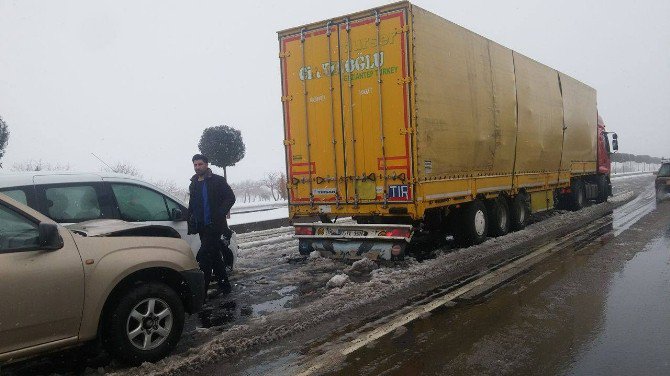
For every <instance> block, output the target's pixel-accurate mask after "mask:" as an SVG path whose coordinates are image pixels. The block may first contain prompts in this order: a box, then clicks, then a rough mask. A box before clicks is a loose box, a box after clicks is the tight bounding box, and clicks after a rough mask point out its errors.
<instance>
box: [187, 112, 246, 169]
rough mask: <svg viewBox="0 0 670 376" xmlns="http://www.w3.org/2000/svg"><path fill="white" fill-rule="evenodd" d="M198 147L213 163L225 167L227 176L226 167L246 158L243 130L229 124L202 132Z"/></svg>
mask: <svg viewBox="0 0 670 376" xmlns="http://www.w3.org/2000/svg"><path fill="white" fill-rule="evenodd" d="M198 149H200V152H201V153H202V154H204V155H206V156H207V158H209V162H210V163H211V164H213V165H214V166H218V167H221V168H223V176H226V167H228V166H235V163H237V162H239V161H240V160H242V158H244V152H245V147H244V141H242V132H240V131H239V130H237V129H235V128H232V127H229V126H227V125H218V126H216V127H209V128H207V129H205V130H204V131H203V132H202V136H201V137H200V142H198Z"/></svg>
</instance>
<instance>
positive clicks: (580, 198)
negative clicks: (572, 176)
mask: <svg viewBox="0 0 670 376" xmlns="http://www.w3.org/2000/svg"><path fill="white" fill-rule="evenodd" d="M570 190H571V191H572V192H571V193H570V209H572V210H573V211H577V210H579V209H581V208H583V207H584V205H585V204H586V192H585V191H584V182H582V181H581V180H575V181H574V182H572V186H571V187H570Z"/></svg>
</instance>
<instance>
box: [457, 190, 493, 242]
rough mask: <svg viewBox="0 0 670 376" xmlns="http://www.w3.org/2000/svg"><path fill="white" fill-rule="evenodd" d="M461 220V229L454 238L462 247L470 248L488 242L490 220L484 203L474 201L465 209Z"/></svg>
mask: <svg viewBox="0 0 670 376" xmlns="http://www.w3.org/2000/svg"><path fill="white" fill-rule="evenodd" d="M460 219H461V223H460V226H459V227H460V229H459V230H458V231H457V232H456V233H455V234H454V238H455V239H456V241H457V242H458V243H459V244H460V245H463V246H469V245H474V244H479V243H482V242H483V241H484V240H486V235H487V234H488V231H489V219H488V216H487V214H486V206H485V205H484V203H483V202H481V201H480V200H475V201H472V202H471V203H470V204H468V205H467V206H466V207H465V208H464V209H463V211H462V214H461V218H460Z"/></svg>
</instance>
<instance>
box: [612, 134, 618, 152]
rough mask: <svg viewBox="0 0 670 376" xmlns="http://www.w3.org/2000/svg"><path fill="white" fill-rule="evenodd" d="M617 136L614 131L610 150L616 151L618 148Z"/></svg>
mask: <svg viewBox="0 0 670 376" xmlns="http://www.w3.org/2000/svg"><path fill="white" fill-rule="evenodd" d="M618 139H619V136H617V134H616V133H612V150H613V151H617V150H619V140H618Z"/></svg>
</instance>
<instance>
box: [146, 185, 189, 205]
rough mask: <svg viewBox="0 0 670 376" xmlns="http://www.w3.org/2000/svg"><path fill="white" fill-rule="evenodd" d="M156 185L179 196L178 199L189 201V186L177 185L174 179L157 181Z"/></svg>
mask: <svg viewBox="0 0 670 376" xmlns="http://www.w3.org/2000/svg"><path fill="white" fill-rule="evenodd" d="M154 185H155V186H157V187H158V188H160V189H162V190H164V191H165V192H167V193H169V194H171V195H173V196H175V197H177V198H178V199H180V200H182V201H184V202H188V199H189V193H188V188H184V187H181V186H179V185H177V183H175V182H174V181H172V180H168V179H163V180H158V181H155V182H154Z"/></svg>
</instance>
